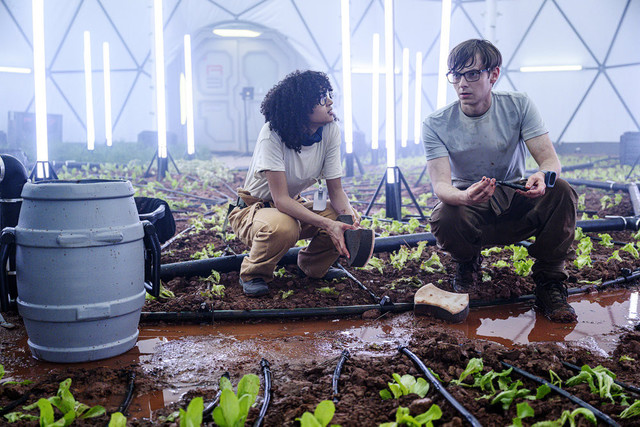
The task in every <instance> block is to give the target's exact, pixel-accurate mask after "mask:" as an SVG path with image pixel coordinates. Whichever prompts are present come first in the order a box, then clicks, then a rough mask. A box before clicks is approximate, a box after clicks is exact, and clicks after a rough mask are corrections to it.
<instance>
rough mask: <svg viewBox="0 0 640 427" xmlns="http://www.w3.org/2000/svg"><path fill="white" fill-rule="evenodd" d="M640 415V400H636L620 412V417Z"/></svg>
mask: <svg viewBox="0 0 640 427" xmlns="http://www.w3.org/2000/svg"><path fill="white" fill-rule="evenodd" d="M638 415H640V400H636V401H635V402H633V403H632V404H631V406H629V407H628V408H627V409H625V410H624V411H622V412H621V413H620V418H631V417H637V416H638Z"/></svg>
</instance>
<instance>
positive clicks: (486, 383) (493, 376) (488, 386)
mask: <svg viewBox="0 0 640 427" xmlns="http://www.w3.org/2000/svg"><path fill="white" fill-rule="evenodd" d="M511 371H512V369H511V368H509V369H506V370H504V371H502V372H495V371H494V370H491V371H489V372H487V373H486V374H484V375H478V376H477V377H476V378H475V381H474V383H473V387H480V389H481V390H482V391H489V394H488V395H485V396H482V397H481V399H482V398H486V399H488V398H489V397H491V396H493V395H494V394H496V392H497V390H496V387H495V386H494V384H493V382H494V380H497V383H498V389H499V390H507V389H508V388H509V383H511V378H510V377H509V375H510V374H511Z"/></svg>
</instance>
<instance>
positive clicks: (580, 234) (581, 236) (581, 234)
mask: <svg viewBox="0 0 640 427" xmlns="http://www.w3.org/2000/svg"><path fill="white" fill-rule="evenodd" d="M585 237H586V236H585V234H584V232H583V231H582V227H576V235H575V237H574V240H577V241H580V240H582V239H584V238H585Z"/></svg>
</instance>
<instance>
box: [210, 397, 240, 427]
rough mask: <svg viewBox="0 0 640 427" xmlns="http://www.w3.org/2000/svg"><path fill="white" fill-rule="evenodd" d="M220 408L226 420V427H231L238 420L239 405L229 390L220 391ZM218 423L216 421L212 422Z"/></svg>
mask: <svg viewBox="0 0 640 427" xmlns="http://www.w3.org/2000/svg"><path fill="white" fill-rule="evenodd" d="M220 407H221V408H222V413H223V414H224V419H225V420H226V422H227V423H226V424H225V425H226V426H229V427H232V426H235V425H236V422H237V421H238V420H239V419H240V405H239V403H238V398H237V397H236V395H235V393H234V392H233V391H231V390H229V389H224V390H222V393H221V394H220ZM214 421H215V422H216V423H218V421H217V420H214Z"/></svg>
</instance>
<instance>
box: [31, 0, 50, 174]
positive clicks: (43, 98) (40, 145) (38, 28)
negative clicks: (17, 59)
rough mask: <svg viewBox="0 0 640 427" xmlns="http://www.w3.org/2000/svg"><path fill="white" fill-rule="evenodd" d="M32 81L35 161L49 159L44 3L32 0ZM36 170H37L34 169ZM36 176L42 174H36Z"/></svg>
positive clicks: (46, 160)
mask: <svg viewBox="0 0 640 427" xmlns="http://www.w3.org/2000/svg"><path fill="white" fill-rule="evenodd" d="M31 6H32V17H31V18H32V21H33V82H34V90H35V104H36V161H38V162H48V161H49V145H48V140H47V85H46V79H47V73H46V69H45V63H44V4H43V0H33V1H32V2H31ZM36 171H37V170H36ZM36 176H37V177H38V178H42V177H43V176H40V175H36Z"/></svg>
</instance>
